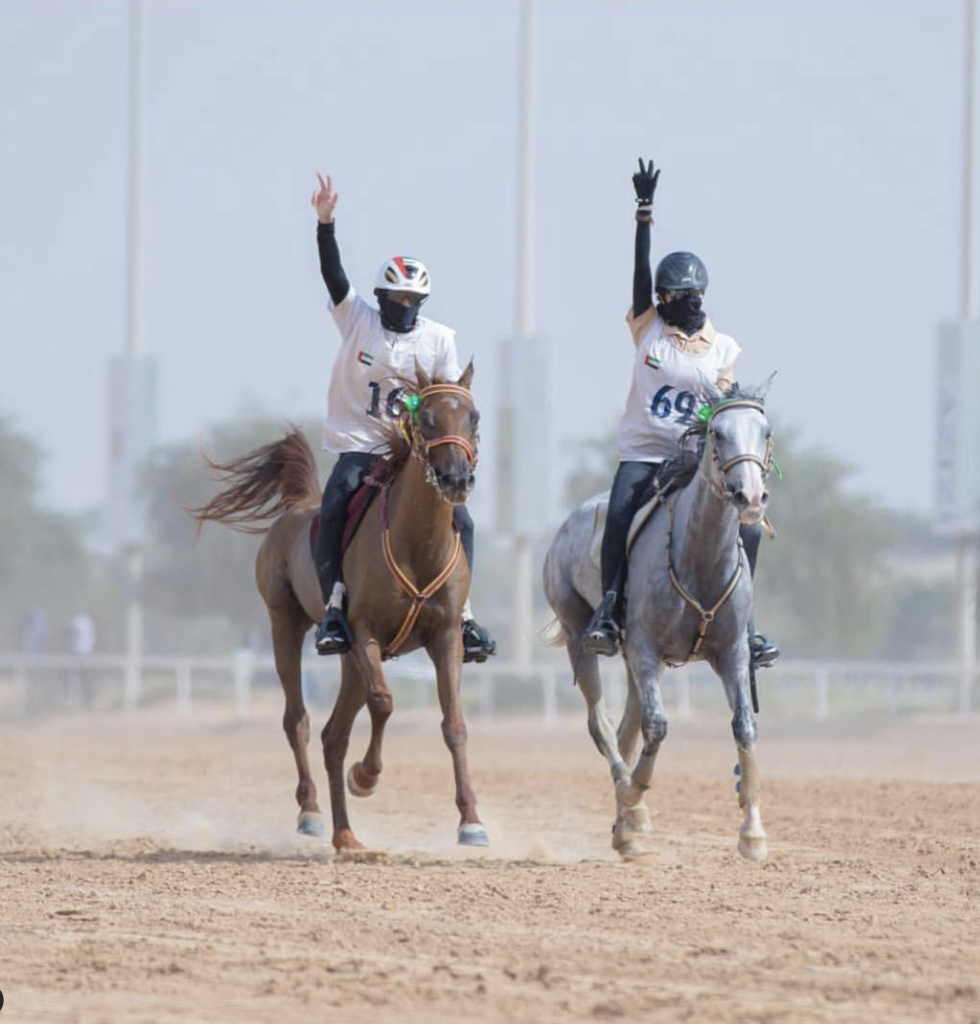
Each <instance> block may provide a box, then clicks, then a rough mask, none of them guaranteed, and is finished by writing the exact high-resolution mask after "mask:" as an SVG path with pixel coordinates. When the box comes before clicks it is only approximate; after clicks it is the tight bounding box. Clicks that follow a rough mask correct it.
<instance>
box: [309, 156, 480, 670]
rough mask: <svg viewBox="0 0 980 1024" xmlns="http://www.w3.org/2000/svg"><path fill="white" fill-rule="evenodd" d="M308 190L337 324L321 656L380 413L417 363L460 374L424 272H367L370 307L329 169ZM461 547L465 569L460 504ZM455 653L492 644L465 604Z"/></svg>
mask: <svg viewBox="0 0 980 1024" xmlns="http://www.w3.org/2000/svg"><path fill="white" fill-rule="evenodd" d="M317 178H318V179H319V182H320V188H319V189H318V190H317V191H316V192H314V193H313V198H312V204H313V208H314V209H315V210H316V213H317V221H318V224H317V247H318V249H319V252H320V272H321V273H322V275H323V280H324V283H325V284H326V286H327V291H328V292H329V293H330V311H331V313H332V314H333V318H334V321H335V322H336V324H337V327H338V329H339V330H340V338H341V343H340V349H339V351H338V352H337V355H336V357H335V359H334V364H333V371H332V373H331V377H330V386H329V390H328V393H327V415H326V417H325V419H324V421H323V447H324V448H325V449H326V450H327V451H331V452H335V453H336V454H337V462H336V464H335V466H334V468H333V472H332V473H331V474H330V478H329V480H327V485H326V487H325V488H324V490H323V503H322V505H321V507H320V529H319V533H318V535H317V543H316V551H315V553H314V558H315V562H316V569H317V576H318V577H319V580H320V589H321V591H322V592H323V600H324V604H325V606H326V614H325V616H324V618H323V620H322V621H321V622H320V624H319V626H318V627H317V631H316V649H317V651H318V652H319V653H320V654H342V653H344V652H345V651H347V650H349V649H350V645H351V632H350V626H349V625H348V623H347V618H346V615H345V614H344V584H343V582H342V580H341V578H340V575H341V573H340V570H341V550H340V545H341V539H342V535H343V529H344V523H345V520H346V516H347V504H348V502H349V501H350V498H351V495H352V494H353V493H354V492H355V491H356V490H357V488H358V487H359V486H360V485H361V483H362V482H363V480H364V477H365V476H366V475H367V472H368V470H369V469H370V468H371V464H372V463H373V461H374V459H375V458H376V452H377V451H378V449H379V448H381V447H382V446H383V445H384V444H385V442H386V439H387V431H386V429H385V426H384V421H385V419H386V418H390V417H391V416H393V415H397V411H398V409H399V407H400V405H399V402H398V398H399V396H400V395H401V393H402V391H403V390H404V389H403V387H402V386H401V385H399V384H398V381H399V380H402V381H403V380H406V379H408V380H414V379H415V372H416V371H415V367H416V363H417V364H418V366H420V367H421V368H422V369H423V370H424V371H425V373H426V374H427V375H428V376H429V377H430V378H433V377H436V376H439V377H440V378H441V379H443V380H448V381H456V380H458V379H459V377H460V376H461V370H460V368H459V358H458V356H457V353H456V335H455V332H453V331H452V330H450V328H448V327H445V326H444V325H443V324H440V323H436V322H435V321H434V320H428V319H426V318H425V317H422V316H419V310H420V308H421V306H422V304H423V303H424V302H425V301H426V299H428V297H429V292H430V284H429V272H428V270H426V268H425V265H424V264H423V263H422V262H421V261H420V260H417V259H414V258H413V257H411V256H394V257H392V258H391V259H390V260H386V261H385V263H384V264H383V265H382V267H381V269H380V270H379V271H378V275H377V278H376V279H375V288H374V294H375V297H376V298H377V300H378V308H375V307H374V306H372V305H370V303H368V302H365V301H364V299H363V298H361V296H360V295H358V293H357V292H356V291H355V289H354V288H353V287H352V286H351V284H350V282H349V281H348V280H347V275H346V274H345V273H344V268H343V266H342V265H341V262H340V250H339V248H338V246H337V237H336V225H335V223H334V208H335V207H336V205H337V193H336V192H334V190H333V182H332V181H331V179H330V177H329V175H328V176H327V178H326V180H324V178H323V176H322V175H319V174H318V175H317ZM454 516H455V520H456V525H457V526H458V528H459V531H460V535H461V537H460V539H461V541H462V545H463V550H464V551H465V553H466V557H467V560H468V562H469V565H470V570H471V571H472V569H473V532H474V530H473V520H472V518H471V517H470V514H469V513H468V512H467V510H466V507H465V506H464V505H458V506H456V508H455V510H454ZM462 628H463V660H464V661H486V660H487V658H488V657H489V656H490V655H492V654H495V653H496V650H497V644H496V642H495V641H494V640H493V638H492V637H491V636H490V634H489V632H488V631H487V630H486V629H485V628H484V627H483V626H480V625H479V624H478V623H477V622H476V621H475V620H474V619H473V615H472V612H471V611H470V604H469V601H467V602H466V605H465V606H464V608H463V623H462Z"/></svg>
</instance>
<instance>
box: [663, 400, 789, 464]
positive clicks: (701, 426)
mask: <svg viewBox="0 0 980 1024" xmlns="http://www.w3.org/2000/svg"><path fill="white" fill-rule="evenodd" d="M768 390H769V382H768V381H767V382H766V383H765V384H759V385H756V386H755V387H742V385H741V384H739V383H738V381H736V382H735V383H734V384H733V385H732V386H731V387H730V388H728V389H727V390H726V391H719V392H716V394H714V395H709V396H707V398H706V399H705V403H704V404H705V405H706V406H707V407H708V408H709V409H711V410H712V411H714V410H715V409H717V408H718V407H719V406H720V405H725V404H726V403H727V402H736V401H744V402H758V403H759V405H763V406H764V405H765V404H766V392H767V391H768ZM709 421H710V417H709V418H708V419H704V420H702V419H701V418H700V417H698V418H697V419H696V420H695V421H694V423H692V424H691V426H689V427H688V428H687V430H685V431H684V433H683V434H681V437H680V441H679V444H680V447H681V449H682V451H688V452H689V451H690V448H689V446H688V441H689V440H690V439H691V438H695V439H696V440H697V441H698V445H697V454H698V457H699V458H700V456H701V448H702V446H703V444H704V439H705V437H707V435H708V423H709Z"/></svg>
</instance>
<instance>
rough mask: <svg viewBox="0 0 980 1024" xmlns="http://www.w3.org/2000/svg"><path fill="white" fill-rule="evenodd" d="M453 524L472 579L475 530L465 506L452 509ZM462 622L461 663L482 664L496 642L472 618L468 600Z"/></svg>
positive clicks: (494, 650)
mask: <svg viewBox="0 0 980 1024" xmlns="http://www.w3.org/2000/svg"><path fill="white" fill-rule="evenodd" d="M453 522H454V523H455V525H456V529H457V530H459V539H460V542H461V543H462V545H463V553H464V554H465V555H466V564H467V565H468V566H469V567H470V576H471V577H472V575H473V557H474V550H475V546H474V535H475V533H476V528H475V526H474V525H473V517H472V516H471V515H470V513H469V511H468V510H467V508H466V506H465V505H457V506H456V507H455V508H454V509H453ZM462 621H463V661H464V662H467V661H470V662H473V661H475V662H477V663H478V664H483V662H485V661H486V660H487V658H492V657H493V656H494V655H495V654H496V653H497V641H496V640H494V638H493V637H492V636H491V635H490V630H489V629H487V628H486V626H481V625H480V624H479V623H478V622H477V621H476V619H474V618H473V609H472V608H470V600H469V598H467V599H466V604H464V605H463V613H462Z"/></svg>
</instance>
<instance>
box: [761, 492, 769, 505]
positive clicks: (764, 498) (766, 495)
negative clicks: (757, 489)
mask: <svg viewBox="0 0 980 1024" xmlns="http://www.w3.org/2000/svg"><path fill="white" fill-rule="evenodd" d="M762 504H763V505H768V504H769V492H768V491H763V492H762Z"/></svg>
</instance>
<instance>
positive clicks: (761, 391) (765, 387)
mask: <svg viewBox="0 0 980 1024" xmlns="http://www.w3.org/2000/svg"><path fill="white" fill-rule="evenodd" d="M777 373H779V370H773V371H772V373H770V374H769V376H768V377H766V380H765V383H764V384H762V386H761V387H758V388H756V394H757V395H758V396H759V401H760V402H764V401H765V400H766V395H768V394H769V389H770V388H771V387H772V382H773V378H774V377H775V376H776V374H777Z"/></svg>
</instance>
